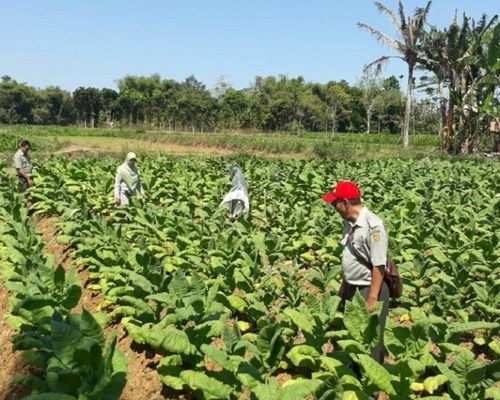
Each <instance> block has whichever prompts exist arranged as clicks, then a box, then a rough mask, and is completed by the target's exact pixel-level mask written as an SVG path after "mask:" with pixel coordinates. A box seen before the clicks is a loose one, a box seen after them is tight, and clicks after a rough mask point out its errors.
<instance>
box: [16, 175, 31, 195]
mask: <svg viewBox="0 0 500 400" xmlns="http://www.w3.org/2000/svg"><path fill="white" fill-rule="evenodd" d="M18 178H19V182H18V185H17V190H18V192H19V193H24V192H26V190H28V188H29V187H30V185H29V184H28V180H27V179H26V178H24V177H23V176H18Z"/></svg>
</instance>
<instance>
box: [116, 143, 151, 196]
mask: <svg viewBox="0 0 500 400" xmlns="http://www.w3.org/2000/svg"><path fill="white" fill-rule="evenodd" d="M137 194H141V195H145V191H144V187H143V186H142V182H141V177H140V174H139V170H138V169H137V157H136V155H135V153H128V154H127V157H126V158H125V162H124V163H123V164H121V165H120V166H119V167H118V168H117V170H116V177H115V203H116V205H118V206H119V205H122V206H128V205H129V199H130V197H132V196H135V195H137Z"/></svg>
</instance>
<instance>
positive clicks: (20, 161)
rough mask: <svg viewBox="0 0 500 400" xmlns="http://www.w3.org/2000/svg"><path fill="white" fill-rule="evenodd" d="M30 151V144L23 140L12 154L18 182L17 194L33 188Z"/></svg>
mask: <svg viewBox="0 0 500 400" xmlns="http://www.w3.org/2000/svg"><path fill="white" fill-rule="evenodd" d="M30 149H31V143H30V142H29V141H28V140H23V141H22V142H21V144H20V146H19V149H18V150H17V152H16V154H14V158H13V161H14V168H15V169H16V174H17V177H18V180H19V183H18V191H19V193H24V192H26V190H28V188H29V187H31V186H33V185H34V184H35V183H34V182H33V179H31V173H32V172H33V165H32V164H31V156H30V154H29V151H30Z"/></svg>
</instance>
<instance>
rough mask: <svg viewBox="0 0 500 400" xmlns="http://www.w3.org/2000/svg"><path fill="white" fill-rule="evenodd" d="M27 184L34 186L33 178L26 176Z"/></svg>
mask: <svg viewBox="0 0 500 400" xmlns="http://www.w3.org/2000/svg"><path fill="white" fill-rule="evenodd" d="M28 186H29V187H31V186H35V182H34V181H33V179H31V178H28Z"/></svg>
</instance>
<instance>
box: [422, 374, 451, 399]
mask: <svg viewBox="0 0 500 400" xmlns="http://www.w3.org/2000/svg"><path fill="white" fill-rule="evenodd" d="M446 382H448V378H447V377H446V376H444V375H441V374H440V375H436V376H430V377H428V378H426V379H425V380H424V384H423V385H424V388H425V391H426V392H427V393H429V394H433V393H434V391H435V390H436V389H437V388H438V387H439V386H441V385H442V384H444V383H446Z"/></svg>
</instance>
